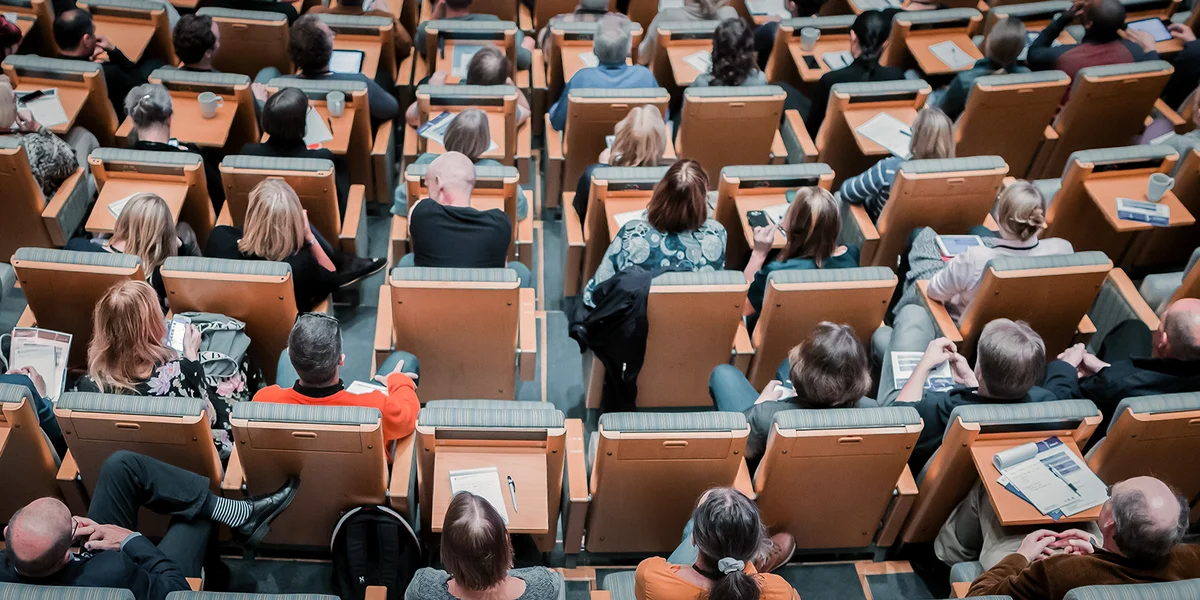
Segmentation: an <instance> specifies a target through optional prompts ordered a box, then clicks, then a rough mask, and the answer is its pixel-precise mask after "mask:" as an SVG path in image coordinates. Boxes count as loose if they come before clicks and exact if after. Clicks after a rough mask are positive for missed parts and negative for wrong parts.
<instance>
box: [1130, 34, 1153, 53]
mask: <svg viewBox="0 0 1200 600" xmlns="http://www.w3.org/2000/svg"><path fill="white" fill-rule="evenodd" d="M1125 37H1127V38H1129V39H1131V40H1133V43H1135V44H1137V45H1139V46H1141V47H1142V50H1145V51H1146V52H1154V48H1155V45H1154V44H1155V41H1154V36H1153V35H1150V34H1149V33H1147V32H1145V31H1141V30H1138V29H1126V30H1125Z"/></svg>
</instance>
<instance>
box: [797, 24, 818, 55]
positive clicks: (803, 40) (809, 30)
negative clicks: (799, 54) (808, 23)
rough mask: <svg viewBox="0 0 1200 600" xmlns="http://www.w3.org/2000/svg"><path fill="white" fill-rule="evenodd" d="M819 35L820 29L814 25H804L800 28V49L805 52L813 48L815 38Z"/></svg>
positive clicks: (815, 42)
mask: <svg viewBox="0 0 1200 600" xmlns="http://www.w3.org/2000/svg"><path fill="white" fill-rule="evenodd" d="M820 37H821V30H820V29H817V28H816V27H805V28H804V29H801V30H800V49H801V50H804V51H805V52H807V51H810V50H812V49H813V47H814V46H816V45H817V40H818V39H820Z"/></svg>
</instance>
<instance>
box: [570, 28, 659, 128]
mask: <svg viewBox="0 0 1200 600" xmlns="http://www.w3.org/2000/svg"><path fill="white" fill-rule="evenodd" d="M632 49H633V38H632V37H631V36H630V33H629V29H628V26H627V25H626V23H625V21H623V20H622V19H618V18H616V17H605V18H603V19H600V26H599V27H598V28H597V29H596V35H595V37H593V38H592V52H593V53H595V54H596V60H597V61H599V63H600V64H598V65H596V66H594V67H584V68H582V69H580V70H578V71H576V72H575V75H574V76H573V77H571V80H570V81H568V82H567V85H566V86H564V87H563V91H562V95H561V96H559V97H558V102H555V103H554V105H553V106H551V107H550V112H549V114H550V126H551V127H553V128H554V130H555V131H563V130H565V129H566V128H567V108H568V105H569V104H570V102H569V100H568V96H569V95H570V94H571V90H580V89H628V88H656V87H658V81H657V80H655V79H654V74H653V73H651V72H650V69H647V68H646V67H643V66H641V65H629V64H627V63H626V61H627V60H628V59H629V52H630V51H631V50H632Z"/></svg>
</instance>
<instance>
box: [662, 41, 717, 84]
mask: <svg viewBox="0 0 1200 600" xmlns="http://www.w3.org/2000/svg"><path fill="white" fill-rule="evenodd" d="M660 43H661V42H660ZM702 50H703V51H705V52H711V51H712V40H691V41H686V42H672V43H671V45H669V46H667V58H668V59H669V60H670V61H671V73H672V74H673V75H674V76H675V85H677V86H679V87H681V88H685V87H687V86H689V85H692V82H693V81H695V80H696V77H698V76H699V75H700V71H697V70H696V68H695V67H693V66H692V65H689V64H688V62H687V61H686V60H683V59H684V58H687V57H688V56H691V55H693V54H695V53H697V52H700V51H702Z"/></svg>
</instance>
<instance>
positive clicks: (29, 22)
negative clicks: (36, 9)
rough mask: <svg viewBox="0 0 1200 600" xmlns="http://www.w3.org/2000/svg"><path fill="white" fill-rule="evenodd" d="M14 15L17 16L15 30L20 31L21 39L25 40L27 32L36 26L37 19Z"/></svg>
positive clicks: (18, 14) (29, 16)
mask: <svg viewBox="0 0 1200 600" xmlns="http://www.w3.org/2000/svg"><path fill="white" fill-rule="evenodd" d="M14 14H16V15H17V21H16V23H15V25H16V26H17V29H18V30H20V32H21V39H22V40H23V39H25V36H26V35H29V30H30V29H33V26H34V25H35V24H37V17H35V16H33V15H23V14H20V13H14Z"/></svg>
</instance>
